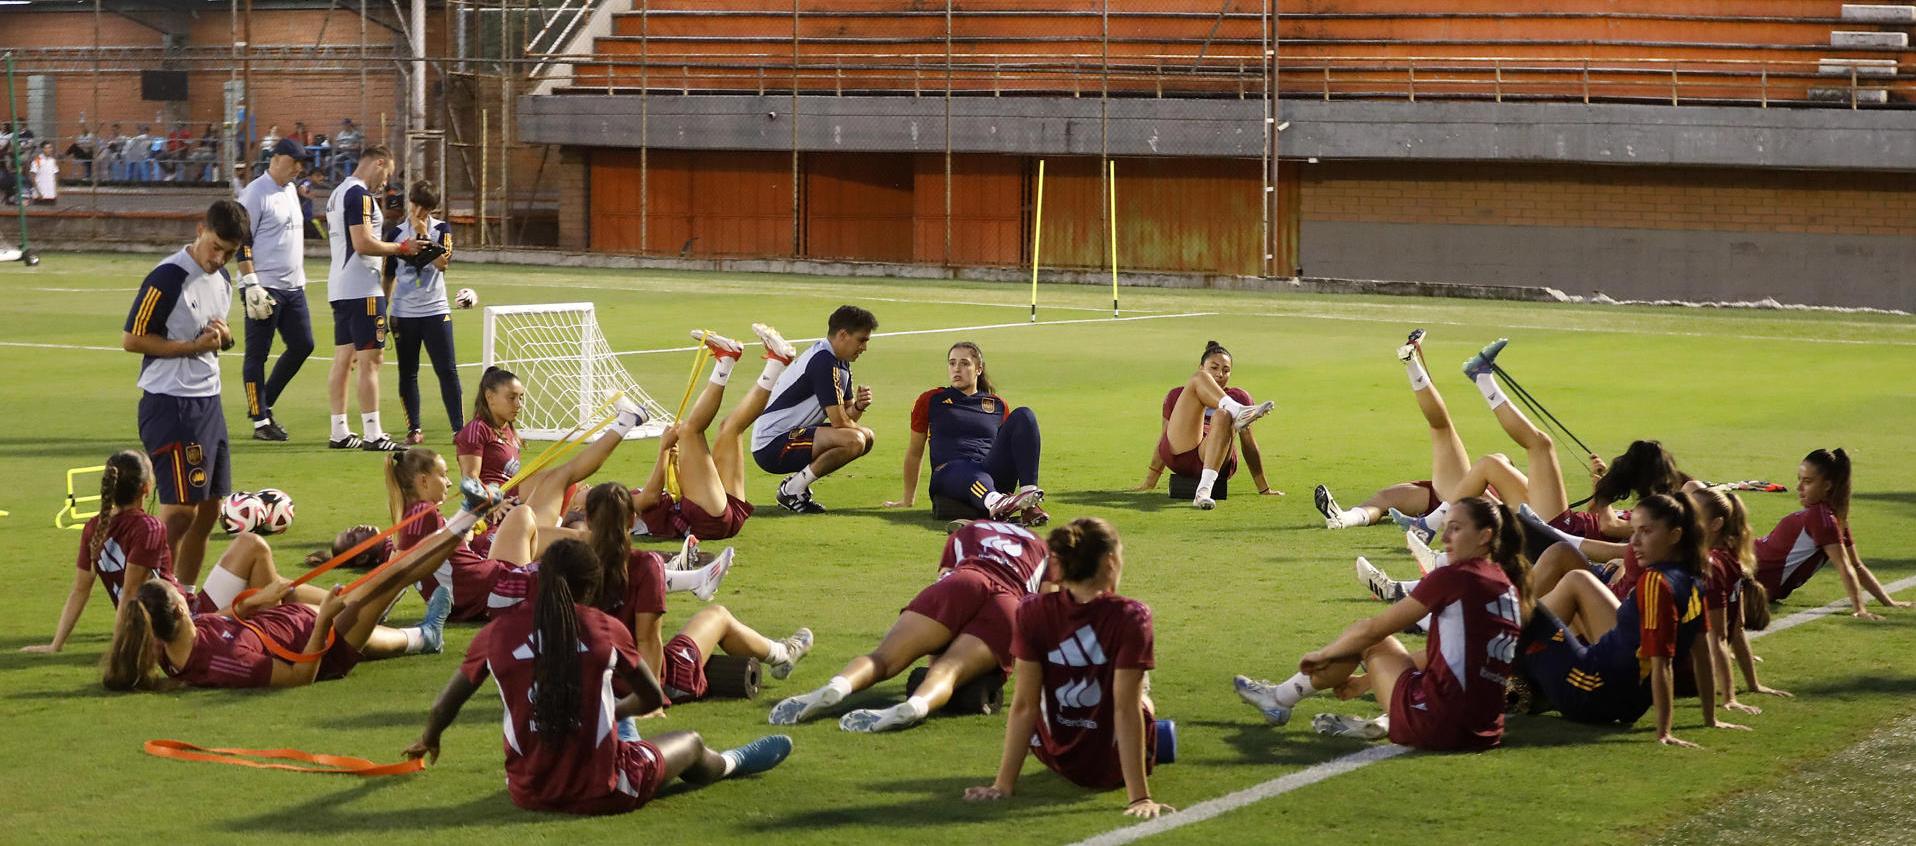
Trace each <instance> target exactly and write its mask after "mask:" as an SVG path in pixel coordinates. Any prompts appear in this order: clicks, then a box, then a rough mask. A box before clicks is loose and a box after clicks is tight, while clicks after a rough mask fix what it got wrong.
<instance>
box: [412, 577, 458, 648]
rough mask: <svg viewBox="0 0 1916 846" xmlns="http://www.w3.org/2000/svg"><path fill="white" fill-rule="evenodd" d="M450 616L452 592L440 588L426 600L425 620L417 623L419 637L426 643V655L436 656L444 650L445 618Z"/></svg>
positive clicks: (448, 589)
mask: <svg viewBox="0 0 1916 846" xmlns="http://www.w3.org/2000/svg"><path fill="white" fill-rule="evenodd" d="M451 616H452V590H451V589H450V588H443V587H442V588H440V589H438V590H435V591H433V592H432V598H431V599H429V600H426V618H425V619H423V620H420V621H419V636H420V638H421V639H423V640H425V642H426V649H425V651H426V654H428V655H437V654H439V653H440V652H441V651H443V650H444V649H445V648H446V618H448V617H451Z"/></svg>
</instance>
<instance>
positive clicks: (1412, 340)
mask: <svg viewBox="0 0 1916 846" xmlns="http://www.w3.org/2000/svg"><path fill="white" fill-rule="evenodd" d="M1413 356H1415V357H1416V358H1417V360H1418V361H1422V360H1423V359H1424V330H1422V329H1412V330H1410V337H1409V338H1408V339H1406V340H1405V341H1404V345H1403V346H1401V347H1398V348H1397V360H1398V361H1401V362H1404V363H1405V364H1409V363H1410V360H1411V358H1412V357H1413Z"/></svg>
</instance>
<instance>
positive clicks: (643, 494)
mask: <svg viewBox="0 0 1916 846" xmlns="http://www.w3.org/2000/svg"><path fill="white" fill-rule="evenodd" d="M752 331H753V332H754V333H756V334H757V335H758V339H759V341H760V342H761V343H763V344H764V345H765V369H764V370H763V371H762V372H760V373H759V376H758V382H757V383H756V384H754V385H752V388H751V390H748V391H746V392H745V398H744V399H742V400H740V401H739V404H738V406H737V407H736V408H733V409H732V413H730V414H727V415H726V416H725V419H724V420H722V421H720V422H719V433H718V440H717V441H716V442H710V441H707V440H706V437H705V430H707V429H709V428H711V426H712V420H713V419H714V418H716V417H717V416H718V409H719V403H721V402H723V401H724V399H725V386H726V384H727V383H728V382H730V381H731V379H732V368H733V367H735V366H736V365H737V364H738V361H739V357H740V355H741V354H742V353H743V351H744V347H742V346H740V345H739V343H738V342H737V341H734V340H732V339H730V338H726V337H723V336H720V335H715V334H713V333H711V332H707V331H705V330H703V329H698V330H693V332H692V337H693V338H696V339H698V340H699V341H701V342H703V343H704V344H705V346H706V347H707V348H709V349H710V350H711V351H712V377H711V378H710V379H708V380H706V383H705V387H704V389H702V390H700V391H699V396H698V399H697V400H694V401H693V403H692V407H691V409H689V410H688V411H687V412H686V415H685V419H684V420H680V421H679V422H678V423H676V424H674V425H673V426H671V427H670V428H668V429H666V430H665V433H664V435H662V436H661V437H660V438H659V460H658V462H657V463H656V464H654V465H653V466H652V476H651V478H649V479H647V480H646V482H645V489H644V490H642V491H640V492H639V494H638V507H639V517H640V520H641V525H640V528H641V529H643V530H644V531H645V533H646V534H648V535H651V536H652V537H655V538H683V537H687V536H694V537H698V538H700V539H703V540H722V539H724V538H729V537H734V536H736V535H738V532H739V529H740V528H742V527H743V526H744V525H745V520H746V519H747V518H749V517H751V516H752V503H750V502H748V501H746V499H745V448H744V446H743V445H742V444H741V443H740V440H739V439H740V438H741V437H743V436H744V434H745V433H746V431H747V430H749V429H750V428H751V426H752V424H753V423H754V422H755V421H757V420H758V416H759V414H760V413H762V412H764V411H765V404H766V402H768V401H770V400H771V398H772V388H773V386H775V385H777V384H778V379H779V377H780V376H781V375H783V374H784V373H785V368H786V367H788V366H790V365H791V363H792V358H793V356H795V355H796V351H795V350H793V349H792V345H791V344H789V343H787V342H786V341H785V338H784V336H782V335H780V334H778V330H776V329H773V328H772V327H770V326H766V325H765V324H763V323H754V324H752ZM674 448H676V452H675V451H674ZM672 460H675V461H676V463H675V464H673V465H672V469H674V470H676V471H677V474H678V485H679V494H678V496H676V497H675V496H673V495H672V494H671V493H670V492H668V491H666V490H665V476H666V470H667V462H668V461H672Z"/></svg>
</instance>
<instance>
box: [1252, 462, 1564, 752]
mask: <svg viewBox="0 0 1916 846" xmlns="http://www.w3.org/2000/svg"><path fill="white" fill-rule="evenodd" d="M1451 505H1452V508H1451V511H1450V515H1449V517H1448V519H1447V520H1446V521H1445V523H1444V543H1445V546H1446V547H1448V549H1449V550H1450V552H1451V558H1452V560H1451V562H1450V564H1449V565H1448V566H1444V567H1439V568H1437V569H1436V570H1432V571H1431V573H1430V574H1429V575H1427V576H1425V577H1424V578H1423V580H1422V581H1421V582H1419V583H1418V585H1417V588H1416V589H1415V590H1413V591H1411V593H1410V595H1409V596H1407V597H1405V598H1403V599H1401V600H1398V601H1397V602H1396V603H1395V604H1393V605H1391V607H1390V608H1389V609H1388V610H1386V611H1385V612H1384V613H1382V614H1379V615H1377V616H1375V617H1372V618H1370V619H1368V620H1360V621H1358V622H1357V623H1355V624H1352V625H1351V627H1350V628H1348V629H1345V630H1344V633H1343V634H1342V635H1340V636H1339V637H1338V638H1337V639H1336V640H1334V641H1332V642H1331V643H1330V644H1329V645H1328V646H1325V647H1324V648H1322V649H1318V650H1316V651H1313V652H1308V653H1305V655H1304V657H1303V658H1302V659H1300V660H1299V661H1298V673H1297V675H1295V676H1292V677H1291V678H1290V679H1289V680H1287V681H1285V682H1283V683H1280V684H1272V683H1270V682H1263V681H1253V680H1251V679H1249V678H1246V677H1244V676H1238V677H1237V678H1236V682H1235V683H1236V687H1237V692H1238V695H1239V696H1241V697H1243V698H1244V701H1246V702H1248V703H1250V704H1251V705H1253V706H1255V707H1256V708H1257V709H1258V710H1259V711H1262V712H1263V714H1264V717H1265V719H1267V720H1269V721H1270V722H1272V723H1275V724H1277V725H1283V724H1285V723H1287V722H1289V721H1290V718H1291V709H1293V708H1295V707H1296V706H1297V703H1298V702H1299V701H1300V700H1302V699H1303V698H1304V697H1306V696H1309V695H1311V694H1313V693H1316V692H1317V691H1320V690H1334V691H1336V692H1337V693H1338V695H1339V696H1342V697H1345V698H1349V697H1352V696H1357V695H1361V694H1362V693H1364V692H1365V691H1367V690H1368V691H1370V692H1373V693H1375V694H1376V696H1377V701H1378V703H1379V704H1382V705H1384V706H1385V708H1386V709H1387V712H1386V715H1387V716H1388V720H1380V721H1370V720H1358V719H1355V718H1351V717H1346V716H1343V715H1338V714H1319V715H1318V717H1317V718H1316V719H1315V720H1314V721H1313V726H1314V727H1315V728H1316V729H1317V730H1318V731H1319V732H1320V733H1324V734H1335V735H1347V736H1359V737H1366V738H1369V739H1377V738H1380V737H1383V736H1385V735H1386V734H1388V735H1389V737H1390V739H1391V740H1392V741H1393V742H1395V743H1401V744H1403V745H1405V746H1415V747H1418V748H1420V749H1433V750H1463V751H1469V750H1478V749H1491V748H1495V747H1496V746H1498V745H1500V744H1501V743H1502V742H1503V731H1504V687H1505V680H1506V678H1507V677H1508V676H1509V674H1510V673H1511V672H1512V671H1513V668H1512V663H1513V662H1514V661H1515V660H1516V651H1517V635H1518V633H1519V632H1520V631H1521V630H1522V628H1523V621H1524V619H1525V617H1527V616H1528V615H1529V612H1530V599H1529V597H1528V595H1527V594H1526V593H1525V590H1524V582H1525V577H1526V576H1527V570H1528V569H1529V562H1528V561H1527V560H1526V559H1525V558H1524V555H1523V533H1522V531H1521V530H1520V529H1519V528H1518V527H1517V520H1516V516H1515V515H1514V514H1512V513H1511V511H1510V509H1509V508H1507V507H1505V506H1504V505H1502V504H1501V503H1495V502H1491V501H1490V500H1487V499H1484V498H1482V497H1471V498H1469V499H1462V500H1458V501H1456V502H1454V503H1451ZM1425 614H1429V615H1430V616H1431V624H1430V640H1429V642H1428V643H1427V644H1426V646H1425V649H1424V652H1423V653H1422V654H1420V655H1413V654H1411V653H1410V651H1409V650H1407V649H1405V648H1404V646H1403V644H1401V643H1399V642H1398V641H1397V638H1395V637H1393V635H1394V634H1395V633H1397V632H1399V631H1402V630H1403V629H1404V628H1405V627H1406V626H1409V625H1410V624H1412V623H1415V622H1417V620H1418V619H1419V618H1421V617H1423V616H1424V615H1425ZM1360 661H1361V662H1362V664H1363V666H1364V668H1365V669H1366V670H1367V672H1366V674H1365V675H1362V676H1358V675H1355V673H1356V671H1357V668H1358V663H1359V662H1360Z"/></svg>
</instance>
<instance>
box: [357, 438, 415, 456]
mask: <svg viewBox="0 0 1916 846" xmlns="http://www.w3.org/2000/svg"><path fill="white" fill-rule="evenodd" d="M359 448H360V449H363V450H365V451H367V452H402V451H404V450H405V449H406V445H405V444H402V443H400V442H398V441H395V440H393V439H392V436H391V435H383V434H382V435H380V436H379V437H378V438H375V439H373V440H370V441H360V443H359Z"/></svg>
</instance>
